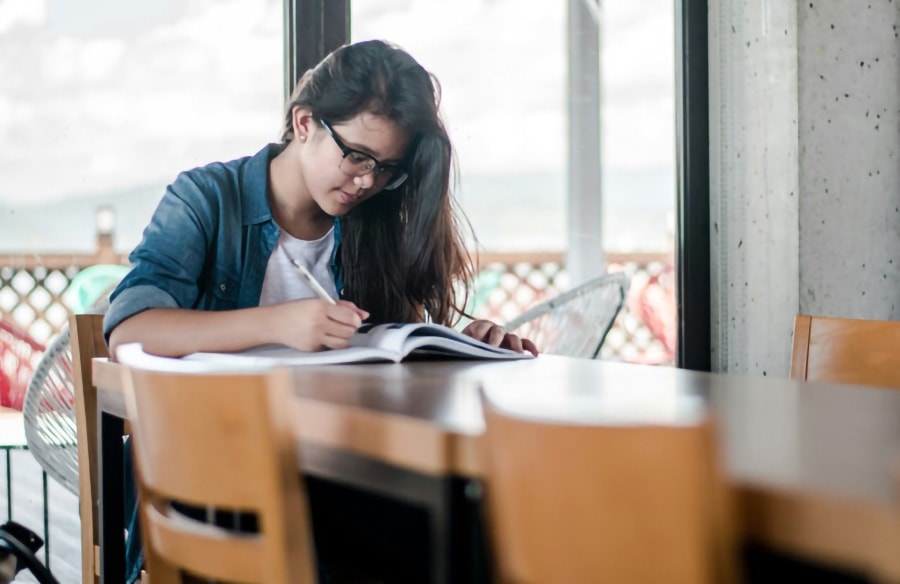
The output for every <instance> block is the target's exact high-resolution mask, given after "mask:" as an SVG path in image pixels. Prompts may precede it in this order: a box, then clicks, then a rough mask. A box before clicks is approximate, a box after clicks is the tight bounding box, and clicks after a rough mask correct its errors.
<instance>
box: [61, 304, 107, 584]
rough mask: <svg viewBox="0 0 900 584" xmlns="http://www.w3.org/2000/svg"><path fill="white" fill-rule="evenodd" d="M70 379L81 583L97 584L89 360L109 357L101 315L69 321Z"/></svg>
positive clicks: (92, 399)
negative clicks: (79, 520) (76, 446)
mask: <svg viewBox="0 0 900 584" xmlns="http://www.w3.org/2000/svg"><path fill="white" fill-rule="evenodd" d="M69 335H70V343H71V350H72V376H73V382H74V386H75V427H76V432H77V436H78V439H77V442H78V508H79V514H80V516H81V575H82V576H81V580H82V582H83V584H89V583H90V584H94V583H96V582H99V581H100V577H99V571H100V562H99V557H100V540H99V534H98V531H97V530H95V529H94V526H97V525H99V515H98V510H97V496H96V493H97V489H98V488H99V483H98V478H97V450H96V445H97V388H96V387H95V386H94V383H93V379H92V371H91V360H92V359H93V358H94V357H108V356H109V349H108V348H107V347H106V340H105V339H104V338H103V315H102V314H78V315H75V316H72V317H71V318H70V319H69Z"/></svg>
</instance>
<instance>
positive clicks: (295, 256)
mask: <svg viewBox="0 0 900 584" xmlns="http://www.w3.org/2000/svg"><path fill="white" fill-rule="evenodd" d="M436 86H437V83H436V81H435V80H434V79H433V78H432V77H431V76H430V75H429V74H428V72H426V71H425V69H423V68H422V67H421V66H420V65H419V64H418V63H417V62H416V61H415V60H414V59H413V58H412V57H411V56H410V55H409V54H407V53H406V52H404V51H403V50H401V49H399V48H396V47H393V46H391V45H389V44H387V43H384V42H380V41H368V42H362V43H358V44H353V45H348V46H345V47H342V48H340V49H338V50H336V51H335V52H333V53H332V54H330V55H329V56H327V57H326V58H325V59H324V60H323V61H322V62H321V63H320V64H319V65H318V66H316V67H315V68H314V69H312V70H310V71H308V72H307V73H306V74H305V75H304V76H303V78H302V79H301V80H300V82H299V83H298V85H297V88H296V90H295V91H294V94H293V96H292V98H291V103H290V105H289V107H288V111H287V116H286V123H285V129H284V133H283V136H282V143H281V144H270V145H268V146H266V147H265V148H263V149H262V150H261V151H260V152H259V153H257V154H256V155H254V156H252V157H248V158H242V159H239V160H235V161H232V162H225V163H213V164H210V165H208V166H205V167H202V168H197V169H194V170H190V171H187V172H184V173H182V174H181V175H180V176H178V178H177V179H176V180H175V182H174V183H173V184H172V185H170V186H169V187H168V189H167V191H166V193H165V196H164V197H163V199H162V201H161V202H160V204H159V207H158V208H157V210H156V212H155V213H154V215H153V218H152V220H151V222H150V225H149V226H148V227H147V228H146V230H145V231H144V238H143V241H142V242H141V243H140V244H139V245H138V247H137V248H136V249H135V250H134V251H133V252H132V254H131V256H130V260H131V264H132V266H133V269H132V270H131V272H130V273H129V274H128V275H127V276H126V277H125V278H124V280H123V281H122V282H121V284H120V285H119V286H118V288H117V289H116V290H115V291H114V293H113V294H112V296H111V300H112V303H111V306H110V309H109V312H108V313H107V315H106V318H105V321H104V329H105V333H106V335H107V338H108V340H109V343H110V350H111V352H112V354H115V349H116V347H117V346H119V345H121V344H124V343H128V342H140V343H142V344H143V347H144V350H146V351H147V352H150V353H155V354H158V355H166V356H181V355H185V354H188V353H192V352H195V351H236V350H240V349H245V348H248V347H252V346H256V345H262V344H267V343H281V344H285V345H289V346H292V347H295V348H297V349H300V350H303V351H316V350H321V349H326V348H341V347H345V346H346V345H347V342H348V339H349V338H350V337H351V336H352V335H353V333H354V332H355V330H356V329H357V328H358V327H359V326H360V324H361V323H362V321H363V320H367V321H368V322H375V323H381V322H410V321H421V320H423V319H426V318H430V319H431V320H433V321H434V322H438V323H441V324H445V325H453V324H455V323H456V322H457V321H458V319H459V317H460V316H461V315H462V314H463V305H464V302H465V294H462V295H461V297H460V296H458V295H457V290H458V289H459V284H462V285H463V288H464V285H465V282H466V281H467V280H468V279H469V277H470V276H471V271H472V270H471V263H470V258H469V256H468V254H467V253H466V250H465V249H464V247H463V242H462V237H461V234H460V225H461V223H460V221H459V220H458V219H457V217H456V216H455V215H454V204H453V200H452V198H451V193H450V172H451V166H452V148H451V144H450V140H449V138H448V136H447V132H446V130H445V129H444V126H443V124H442V122H441V120H440V117H439V114H438V102H439V96H438V93H437V87H436ZM223 123H227V121H226V120H223ZM295 261H296V262H298V263H300V264H302V265H304V266H306V267H307V268H308V269H309V270H310V271H311V272H312V273H313V274H314V275H315V277H316V278H317V279H318V280H319V281H320V282H322V283H323V284H324V285H325V287H326V288H327V291H328V292H329V294H330V295H331V296H332V297H334V298H335V299H338V302H337V303H335V304H332V303H329V302H327V301H325V300H323V299H321V298H318V297H317V296H316V294H315V293H314V291H313V290H312V289H311V288H310V287H309V285H308V284H307V283H306V282H305V280H304V279H303V277H302V276H301V275H300V273H299V272H298V270H297V269H295V267H294V265H293V262H295ZM463 332H465V333H466V334H469V335H471V336H473V337H475V338H478V339H481V340H484V341H486V342H489V343H491V344H493V345H500V346H504V347H507V348H511V349H514V350H516V351H520V352H521V351H523V350H527V351H531V352H533V353H536V352H537V351H536V349H535V347H534V345H533V344H532V343H531V342H530V341H528V340H523V339H519V338H518V337H516V336H515V335H512V334H506V333H505V331H504V330H503V329H502V328H501V327H499V326H497V325H494V324H493V323H491V322H488V321H474V322H472V323H470V324H469V326H467V327H466V328H465V330H464V331H463Z"/></svg>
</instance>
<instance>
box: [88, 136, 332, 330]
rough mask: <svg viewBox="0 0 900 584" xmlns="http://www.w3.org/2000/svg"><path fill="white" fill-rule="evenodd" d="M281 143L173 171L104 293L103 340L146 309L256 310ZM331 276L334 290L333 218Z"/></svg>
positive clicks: (272, 240) (272, 226)
mask: <svg viewBox="0 0 900 584" xmlns="http://www.w3.org/2000/svg"><path fill="white" fill-rule="evenodd" d="M281 149H282V146H280V145H278V144H269V145H267V146H266V147H265V148H263V149H262V150H260V151H259V152H258V153H257V154H256V155H254V156H251V157H245V158H240V159H238V160H233V161H231V162H214V163H212V164H209V165H207V166H204V167H201V168H195V169H193V170H189V171H186V172H183V173H181V174H180V175H179V176H178V177H177V178H176V179H175V182H174V183H172V184H171V185H169V186H168V187H167V188H166V193H165V195H164V196H163V198H162V200H161V201H160V203H159V206H158V207H157V208H156V211H155V212H154V213H153V217H152V219H151V220H150V224H149V225H148V226H147V227H146V229H144V237H143V240H142V241H141V243H140V244H138V246H137V247H136V248H135V249H134V251H132V252H131V255H130V256H129V258H128V259H129V261H130V262H131V265H132V269H131V271H130V272H129V273H128V274H127V275H126V276H125V278H124V279H123V280H122V281H121V282H120V283H119V285H118V286H117V287H116V289H115V290H114V291H113V293H112V295H111V296H110V301H111V304H110V307H109V311H108V312H107V313H106V317H105V318H104V321H103V332H104V335H105V336H106V338H107V340H109V334H110V332H112V330H113V329H114V328H115V327H116V326H118V325H119V323H121V322H122V321H123V320H125V319H127V318H129V317H131V316H134V315H135V314H137V313H139V312H142V311H144V310H147V309H150V308H192V309H197V310H233V309H237V308H251V307H255V306H259V296H260V293H261V292H262V285H263V278H264V277H265V274H266V266H267V264H268V261H269V256H270V255H271V254H272V250H273V249H274V248H275V244H276V243H277V242H278V236H279V233H280V228H279V227H278V225H277V224H276V223H275V220H274V219H273V218H272V211H271V209H270V208H269V199H268V192H269V163H270V161H271V160H272V158H274V157H275V156H277V155H278V153H279V152H281ZM334 238H335V242H334V251H333V252H332V256H331V271H332V276H333V277H334V281H335V288H336V289H337V290H338V292H339V293H340V291H341V289H342V272H341V267H340V263H339V257H340V256H339V249H340V244H341V225H340V220H339V219H338V218H335V228H334Z"/></svg>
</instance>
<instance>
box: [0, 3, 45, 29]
mask: <svg viewBox="0 0 900 584" xmlns="http://www.w3.org/2000/svg"><path fill="white" fill-rule="evenodd" d="M46 21H47V1H46V0H4V1H3V2H0V34H3V33H6V32H9V31H11V30H12V29H13V28H15V27H16V26H17V25H28V26H40V25H42V24H44V23H45V22H46Z"/></svg>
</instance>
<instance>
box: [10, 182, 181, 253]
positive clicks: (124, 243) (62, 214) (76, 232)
mask: <svg viewBox="0 0 900 584" xmlns="http://www.w3.org/2000/svg"><path fill="white" fill-rule="evenodd" d="M164 192H165V185H160V186H143V187H137V188H134V189H129V190H126V191H118V192H110V193H103V194H97V195H87V196H80V197H71V198H66V199H58V200H53V201H43V202H40V203H35V204H19V203H17V204H14V205H13V204H10V203H4V202H2V201H0V253H11V252H12V253H21V252H32V251H42V252H57V251H63V252H79V253H84V252H86V253H89V252H91V251H93V250H94V249H95V247H96V212H97V209H99V208H100V207H104V206H109V207H112V208H113V210H114V212H115V238H114V242H115V246H116V248H117V249H118V250H120V251H127V250H130V249H131V248H132V247H134V246H135V245H136V244H137V243H138V242H139V241H140V236H141V233H142V231H143V229H144V226H145V225H146V224H147V222H148V221H149V219H150V216H151V215H152V214H153V210H154V209H155V208H156V205H157V204H158V203H159V199H160V198H161V197H162V195H163V193H164Z"/></svg>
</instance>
